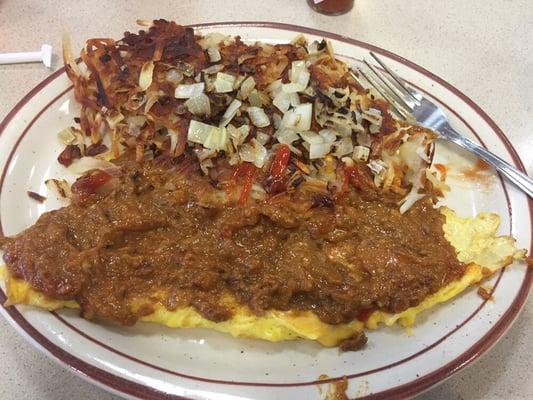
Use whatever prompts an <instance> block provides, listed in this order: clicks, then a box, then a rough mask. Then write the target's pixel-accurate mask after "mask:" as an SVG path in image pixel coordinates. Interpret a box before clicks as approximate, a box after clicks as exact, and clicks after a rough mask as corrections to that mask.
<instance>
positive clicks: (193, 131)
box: [187, 120, 218, 145]
mask: <svg viewBox="0 0 533 400" xmlns="http://www.w3.org/2000/svg"><path fill="white" fill-rule="evenodd" d="M211 129H218V128H217V127H216V126H213V125H208V124H204V123H203V122H200V121H195V120H191V122H190V124H189V130H188V131H187V140H189V141H191V142H194V143H199V144H202V145H203V144H204V142H205V139H207V136H208V135H209V133H210V132H211Z"/></svg>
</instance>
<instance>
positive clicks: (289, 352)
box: [0, 23, 533, 400]
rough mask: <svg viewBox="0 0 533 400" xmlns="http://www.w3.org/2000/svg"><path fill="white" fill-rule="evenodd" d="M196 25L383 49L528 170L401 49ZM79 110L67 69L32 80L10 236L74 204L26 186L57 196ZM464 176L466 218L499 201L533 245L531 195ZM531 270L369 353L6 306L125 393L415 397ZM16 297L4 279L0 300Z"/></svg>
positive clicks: (75, 365)
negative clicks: (61, 136)
mask: <svg viewBox="0 0 533 400" xmlns="http://www.w3.org/2000/svg"><path fill="white" fill-rule="evenodd" d="M197 28H198V29H199V30H201V31H202V32H212V31H219V32H222V33H226V34H230V35H241V36H242V37H243V39H244V40H255V39H258V40H262V41H267V42H287V41H289V40H290V39H292V38H293V37H294V36H295V35H296V34H297V33H299V32H304V33H306V34H307V35H308V36H309V38H310V39H320V38H322V37H328V38H330V39H331V40H332V42H333V45H334V48H335V50H336V52H337V53H338V54H339V55H340V56H342V57H344V58H345V59H346V60H348V61H349V62H355V60H357V59H361V58H363V57H365V56H367V55H368V50H373V51H375V52H376V53H378V54H381V55H382V56H383V57H384V58H385V59H386V61H387V62H388V63H389V64H390V65H391V66H392V67H394V69H395V70H396V71H397V72H398V73H399V75H400V76H402V77H404V78H405V79H407V80H408V81H410V82H412V83H413V84H416V86H418V87H419V88H420V89H421V90H423V91H425V92H426V93H428V94H430V95H431V96H432V97H433V98H434V99H437V100H438V101H440V102H441V104H442V105H443V106H444V107H445V108H446V110H447V111H448V115H449V116H450V119H451V121H452V123H453V125H454V126H456V127H457V128H458V130H459V131H461V132H462V133H464V134H465V135H467V136H469V137H471V138H472V139H474V140H476V141H478V142H481V143H483V144H484V145H485V146H486V147H488V148H489V149H490V150H491V151H493V152H495V153H497V154H498V155H500V156H501V157H503V158H504V159H507V160H508V161H510V162H512V163H514V164H515V165H516V166H517V167H519V168H521V169H523V168H522V165H521V163H520V161H519V159H518V157H517V155H516V152H515V151H514V150H513V148H512V146H511V144H510V143H509V142H508V141H507V139H506V138H505V136H504V135H503V133H502V132H501V130H500V129H499V128H498V127H497V126H496V125H495V124H494V122H493V121H492V120H491V119H490V118H489V117H488V116H487V115H486V114H485V113H484V112H483V111H482V110H481V109H480V108H479V107H478V106H477V105H475V104H474V103H473V102H472V101H471V100H470V99H468V98H467V97H466V96H464V95H463V94H462V93H461V92H459V91H458V90H457V89H455V88H453V87H452V86H451V85H449V84H448V83H446V82H444V81H443V80H442V79H440V78H438V77H436V76H434V75H432V74H431V73H429V72H428V71H426V70H424V69H423V68H421V67H419V66H417V65H415V64H413V63H411V62H409V61H407V60H404V59H403V58H401V57H399V56H397V55H394V54H392V53H390V52H387V51H385V50H382V49H379V48H375V47H373V46H371V45H369V44H366V43H362V42H358V41H356V40H353V39H349V38H345V37H341V36H339V35H335V34H331V33H326V32H319V31H314V30H311V29H308V28H302V27H296V26H289V25H282V24H273V23H221V24H208V25H207V24H206V25H201V26H197ZM76 115H77V107H76V103H75V101H74V97H73V93H72V90H71V84H70V81H69V80H68V79H67V77H66V75H65V74H64V73H63V70H59V71H57V72H55V73H54V74H52V75H51V76H50V77H49V78H47V79H46V80H45V81H44V82H43V83H41V84H40V85H39V86H37V87H36V88H35V89H34V90H32V91H31V92H30V93H29V94H28V95H27V96H26V97H25V98H24V99H23V100H22V101H21V102H20V103H19V104H17V106H16V107H15V108H14V109H13V111H12V112H10V113H9V114H8V116H7V117H6V119H5V120H4V122H3V123H2V124H1V125H0V133H1V136H0V149H2V151H1V152H0V173H1V180H0V215H1V228H2V229H3V231H4V233H5V234H7V235H13V234H15V233H18V232H20V231H21V230H22V229H24V228H26V227H28V226H30V225H31V224H32V223H33V222H34V221H35V220H36V219H37V217H38V216H39V215H40V214H41V213H43V212H45V211H47V210H49V209H51V208H56V207H58V206H60V205H61V203H60V201H59V200H58V199H54V198H51V199H49V200H48V201H46V202H45V203H44V204H39V203H37V202H35V201H34V200H31V199H30V198H29V197H28V196H27V195H26V191H27V190H33V191H35V192H38V193H41V194H47V190H46V187H45V185H44V181H45V180H46V179H47V178H50V177H62V176H65V170H64V169H63V167H61V166H60V165H59V164H58V163H57V162H56V157H57V155H58V154H59V152H60V150H61V147H62V146H61V144H60V143H59V142H58V140H57V139H56V133H57V132H59V131H60V130H61V129H63V128H64V127H66V126H68V125H70V124H71V123H72V122H71V121H72V119H73V118H74V116H76ZM437 155H438V157H439V159H441V160H444V161H445V162H448V163H453V164H454V165H456V166H458V167H457V168H460V166H468V165H472V162H473V161H472V159H471V158H470V157H468V155H466V154H464V153H463V152H460V151H459V150H458V149H456V148H452V147H450V146H445V145H441V144H439V146H438V150H437ZM461 168H462V167H461ZM451 183H452V187H453V191H452V193H451V194H450V195H449V196H448V198H447V200H446V203H447V204H449V205H450V206H452V207H453V208H454V209H455V210H457V211H458V212H459V213H460V214H462V215H473V214H475V213H477V212H479V211H485V210H488V211H496V212H498V213H499V214H500V215H501V218H502V225H501V233H504V234H509V233H510V234H512V235H513V236H514V237H516V238H517V239H518V245H519V246H520V247H525V248H528V249H529V248H530V246H531V245H530V243H531V220H532V214H533V213H532V211H531V208H532V204H531V203H528V200H527V198H526V197H525V196H524V195H523V194H522V193H520V192H518V191H517V190H515V189H514V188H513V187H511V186H509V185H508V184H506V183H503V182H502V181H501V180H499V178H498V177H494V179H493V181H492V184H490V185H479V184H474V183H472V182H468V181H460V180H456V181H452V182H451ZM48 195H50V194H48ZM532 275H533V273H532V270H531V269H529V270H526V268H525V267H524V266H523V265H513V266H511V267H509V268H507V269H506V270H505V271H503V272H502V273H500V274H499V275H497V276H495V277H494V278H493V279H492V280H491V284H492V285H494V286H495V289H494V293H493V295H494V298H495V301H489V302H486V301H483V300H482V299H481V298H480V297H479V296H478V295H477V294H476V291H475V290H469V291H467V292H466V293H464V294H463V295H462V296H460V297H458V298H457V299H455V300H454V301H452V302H450V303H449V304H446V305H445V306H443V307H437V308H435V309H434V310H432V311H429V312H426V313H425V314H423V315H422V316H420V318H419V321H418V323H417V324H416V326H415V328H414V330H413V335H412V336H407V335H406V334H405V332H404V331H403V330H402V329H400V328H392V329H382V330H379V331H376V332H370V333H369V334H368V337H369V344H368V346H367V347H366V348H365V349H364V350H362V351H358V352H348V353H339V351H338V350H337V349H326V348H322V347H320V346H319V345H317V344H315V343H311V342H306V341H300V342H287V343H276V344H274V343H268V342H263V341H259V340H249V339H234V338H232V337H230V336H228V335H224V334H220V333H216V332H211V331H207V330H201V329H191V330H172V329H167V328H164V327H161V326H156V325H152V324H137V325H136V326H135V327H132V328H120V327H116V326H110V325H109V326H105V325H101V324H95V323H91V322H88V321H85V320H83V319H82V318H80V317H79V316H78V315H77V313H76V312H74V311H72V312H69V311H61V312H58V313H50V312H45V311H41V310H36V309H32V308H29V307H23V306H17V307H9V308H2V309H1V312H2V314H3V315H4V316H5V317H6V318H7V319H8V320H9V321H10V322H11V323H12V324H13V326H15V327H16V328H17V329H18V330H19V331H20V332H21V333H22V334H23V335H24V336H25V337H26V338H27V339H28V340H30V341H31V342H32V343H33V344H35V345H36V346H37V347H38V348H40V349H41V350H43V351H44V352H46V353H47V354H49V355H51V356H52V357H54V358H55V359H57V360H58V361H59V362H60V363H62V364H64V365H67V366H69V367H71V368H72V370H73V371H76V372H78V373H79V374H81V375H82V376H83V377H85V378H86V379H88V380H90V381H92V382H94V383H96V384H99V385H101V386H104V387H106V388H108V389H109V390H112V391H114V392H115V393H120V394H122V395H125V396H130V397H139V398H161V397H164V396H165V395H167V396H168V395H174V396H183V397H186V398H193V399H228V400H229V399H269V400H271V399H313V398H322V397H323V395H320V393H319V390H318V387H317V379H318V378H319V376H320V375H323V374H325V375H327V376H329V377H330V378H331V380H334V379H338V378H339V377H343V376H347V377H348V378H349V387H348V396H349V397H350V398H352V397H357V396H368V397H369V398H390V397H400V396H401V397H406V396H410V395H414V394H417V393H420V392H421V391H423V390H426V389H428V388H429V387H430V386H432V385H434V384H436V383H438V382H440V381H442V380H443V379H445V378H446V377H448V376H450V375H451V374H452V373H454V372H456V371H457V370H459V369H461V368H462V367H464V366H465V365H466V364H468V363H469V362H471V361H472V360H474V359H476V358H477V357H479V355H481V354H482V353H483V352H485V351H486V350H487V349H488V348H490V347H491V346H492V345H493V344H494V343H495V342H496V340H498V339H499V338H500V337H501V336H502V335H503V334H504V333H505V331H506V330H507V329H508V328H509V326H510V325H511V323H512V321H513V320H514V318H515V317H516V316H517V314H518V312H519V310H520V308H521V307H522V305H523V304H524V301H525V299H526V297H527V294H528V291H529V288H530V286H531V283H532ZM4 301H5V294H4V292H3V291H1V290H0V302H2V303H3V302H4Z"/></svg>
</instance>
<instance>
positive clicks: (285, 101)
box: [272, 90, 295, 113]
mask: <svg viewBox="0 0 533 400" xmlns="http://www.w3.org/2000/svg"><path fill="white" fill-rule="evenodd" d="M294 94H295V93H294ZM272 104H274V105H275V106H276V107H277V108H278V109H279V110H280V111H281V112H282V113H286V112H287V110H288V109H289V108H290V106H291V93H287V92H284V91H283V90H281V91H280V92H279V93H278V94H277V95H276V97H274V100H273V101H272Z"/></svg>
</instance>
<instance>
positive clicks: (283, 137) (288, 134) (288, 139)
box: [274, 129, 299, 144]
mask: <svg viewBox="0 0 533 400" xmlns="http://www.w3.org/2000/svg"><path fill="white" fill-rule="evenodd" d="M274 136H275V137H276V139H277V140H278V142H280V143H283V144H291V143H292V142H295V141H296V140H298V139H299V136H298V135H297V134H296V133H295V132H294V131H293V130H290V129H283V130H280V131H278V132H276V134H275V135H274Z"/></svg>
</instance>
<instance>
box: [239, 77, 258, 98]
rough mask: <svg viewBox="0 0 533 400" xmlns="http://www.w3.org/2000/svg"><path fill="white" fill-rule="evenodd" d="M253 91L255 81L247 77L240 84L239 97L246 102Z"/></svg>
mask: <svg viewBox="0 0 533 400" xmlns="http://www.w3.org/2000/svg"><path fill="white" fill-rule="evenodd" d="M254 89H255V79H254V77H253V76H249V77H248V78H246V79H245V80H244V81H243V82H242V83H241V89H240V91H239V96H240V98H241V99H243V100H246V99H247V98H248V96H249V95H250V93H251V92H252V90H254Z"/></svg>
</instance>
